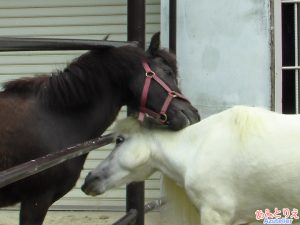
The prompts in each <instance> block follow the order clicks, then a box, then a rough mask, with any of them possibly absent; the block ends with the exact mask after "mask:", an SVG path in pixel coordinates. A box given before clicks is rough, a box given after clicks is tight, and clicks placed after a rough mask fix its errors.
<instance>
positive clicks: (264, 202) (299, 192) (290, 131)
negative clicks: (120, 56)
mask: <svg viewBox="0 0 300 225" xmlns="http://www.w3.org/2000/svg"><path fill="white" fill-rule="evenodd" d="M194 126H195V129H199V130H202V131H203V130H206V131H208V130H210V132H209V133H206V134H204V136H203V137H202V136H199V137H198V138H199V139H198V140H199V142H203V144H202V145H200V146H199V149H198V150H197V151H198V154H197V157H196V158H195V157H194V160H195V161H194V162H191V165H197V167H198V168H197V169H196V168H195V167H196V166H193V167H190V171H189V172H190V173H189V175H188V177H189V178H190V179H189V180H187V181H186V186H187V189H189V188H190V187H193V188H194V187H198V188H199V192H198V193H195V192H194V193H193V191H192V192H190V195H191V197H192V198H193V197H194V196H195V195H198V196H201V197H200V198H198V200H197V201H196V202H195V201H194V203H195V204H196V205H197V206H198V207H201V206H202V205H203V204H204V202H206V203H205V204H212V205H214V204H215V207H221V208H222V207H223V206H224V210H225V209H226V208H231V209H232V211H236V213H235V215H236V218H235V219H236V220H239V219H242V218H248V219H249V220H250V219H251V218H252V219H253V218H255V216H254V213H255V210H258V209H266V208H269V209H271V210H274V208H275V207H277V208H293V207H294V208H297V207H298V208H299V206H300V116H296V115H282V114H278V113H274V112H270V111H267V110H264V109H260V108H254V107H245V106H236V107H233V108H231V109H228V110H226V111H223V112H221V113H219V114H216V115H214V116H211V117H209V118H208V119H206V120H204V121H203V122H200V123H198V124H197V125H194ZM188 129H189V128H188ZM193 132H195V131H193ZM200 133H203V132H200ZM201 139H203V140H201ZM195 170H196V171H195ZM204 190H210V191H209V192H205V191H204ZM219 205H223V206H219ZM222 210H223V209H222Z"/></svg>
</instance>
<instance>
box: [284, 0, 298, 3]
mask: <svg viewBox="0 0 300 225" xmlns="http://www.w3.org/2000/svg"><path fill="white" fill-rule="evenodd" d="M281 3H300V0H281Z"/></svg>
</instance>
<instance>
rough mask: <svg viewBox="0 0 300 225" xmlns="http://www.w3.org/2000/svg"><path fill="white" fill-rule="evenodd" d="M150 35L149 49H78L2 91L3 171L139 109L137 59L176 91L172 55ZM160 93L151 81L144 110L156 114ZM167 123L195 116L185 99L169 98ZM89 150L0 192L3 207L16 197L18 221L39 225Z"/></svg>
mask: <svg viewBox="0 0 300 225" xmlns="http://www.w3.org/2000/svg"><path fill="white" fill-rule="evenodd" d="M158 47H159V35H155V36H154V37H153V38H152V40H151V44H150V47H149V49H148V51H147V52H144V51H143V50H141V49H139V48H135V47H129V46H127V47H120V48H114V47H103V48H102V49H99V50H94V51H90V52H88V53H86V54H83V55H82V56H80V57H79V58H78V59H76V60H75V61H74V62H72V63H71V64H70V65H69V66H67V67H66V68H65V69H64V70H63V71H59V72H56V73H53V74H52V75H51V76H46V75H45V76H40V77H33V78H21V79H18V80H14V81H10V82H8V83H6V84H5V85H4V90H3V91H2V92H0V121H1V123H0V170H1V171H2V170H5V169H7V168H9V167H12V166H16V165H18V164H20V163H23V162H26V161H29V160H31V159H34V158H37V157H40V156H43V155H46V154H49V153H51V152H55V151H58V150H60V149H63V148H65V147H67V146H70V145H74V144H76V143H80V142H83V141H85V140H88V139H91V138H95V137H97V136H99V135H101V134H102V133H103V132H104V130H105V129H106V128H107V127H108V126H109V125H110V124H111V123H112V122H113V121H114V120H115V118H116V116H117V114H118V112H119V110H120V108H121V107H122V106H123V105H127V106H130V107H131V108H132V109H134V110H136V111H138V110H139V104H140V98H141V92H142V89H143V83H144V81H145V71H144V68H143V66H142V61H147V62H148V64H149V65H150V67H151V69H152V70H154V71H155V72H156V73H157V74H158V76H159V77H160V78H161V79H162V80H164V81H165V83H167V84H168V85H169V87H170V88H171V89H172V90H175V91H179V90H178V87H177V81H176V74H177V70H176V61H175V59H174V57H173V56H172V55H171V54H169V53H167V52H166V51H164V50H161V49H159V48H158ZM166 95H167V94H166V92H165V90H164V89H163V88H162V87H160V86H159V85H158V84H156V83H153V84H151V86H150V90H149V94H148V98H147V105H146V107H147V108H149V109H151V110H153V111H155V112H159V110H160V108H161V106H162V104H163V102H164V100H165V98H166ZM167 116H168V121H167V124H168V126H169V127H170V128H171V129H174V130H178V129H182V128H184V127H186V126H187V125H189V124H192V123H195V122H197V121H199V119H200V118H199V115H198V113H197V111H196V109H195V108H194V107H193V106H192V105H191V104H190V103H189V102H187V101H184V100H182V99H176V98H175V99H174V100H173V101H172V102H171V104H170V107H169V109H168V111H167ZM85 159H86V155H85V156H82V157H78V158H75V159H72V160H69V161H67V162H65V163H62V164H60V165H58V166H55V167H53V168H51V169H48V170H46V171H44V172H41V173H39V174H37V175H34V176H32V177H29V178H26V179H24V180H21V181H19V182H16V183H14V184H11V185H8V186H6V187H4V188H1V189H0V207H4V206H9V205H12V204H15V203H18V202H21V210H20V225H27V224H30V225H40V224H42V223H43V220H44V217H45V215H46V213H47V210H48V208H49V207H50V206H51V205H52V203H53V202H55V201H56V200H58V199H59V198H61V197H62V196H64V195H65V194H66V193H67V192H68V191H70V190H71V189H72V188H73V187H74V185H75V183H76V181H77V179H78V177H79V174H80V171H81V169H82V167H83V164H84V161H85Z"/></svg>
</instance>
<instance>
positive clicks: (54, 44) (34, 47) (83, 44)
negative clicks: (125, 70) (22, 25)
mask: <svg viewBox="0 0 300 225" xmlns="http://www.w3.org/2000/svg"><path fill="white" fill-rule="evenodd" d="M125 45H133V46H136V44H135V43H129V42H121V41H98V40H84V39H81V40H76V39H54V38H14V37H0V51H5V52H8V51H45V50H46V51H47V50H90V49H96V48H101V47H102V48H103V46H114V47H121V46H125Z"/></svg>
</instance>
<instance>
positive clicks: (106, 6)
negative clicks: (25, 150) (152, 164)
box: [0, 0, 160, 210]
mask: <svg viewBox="0 0 300 225" xmlns="http://www.w3.org/2000/svg"><path fill="white" fill-rule="evenodd" d="M146 4H147V6H146V13H147V17H146V23H147V24H146V38H147V41H148V42H149V40H150V37H151V36H152V34H153V33H155V32H157V31H159V30H160V1H159V0H146ZM126 32H127V1H125V0H85V1H82V0H51V1H46V0H26V1H24V0H14V1H7V0H0V35H1V36H15V37H51V38H53V37H54V38H78V39H103V38H104V37H105V36H106V35H107V34H109V35H110V36H109V39H110V40H116V41H126V39H127V34H126ZM82 53H83V51H54V52H53V51H44V52H9V53H5V52H0V82H1V83H2V82H4V81H7V80H10V79H15V78H18V77H20V76H32V75H34V74H41V73H50V72H51V71H53V70H57V69H62V68H64V67H65V65H66V63H68V62H70V61H71V60H72V59H73V58H75V57H77V56H78V55H80V54H82ZM125 116H126V113H125V110H122V112H121V113H120V115H119V118H122V117H125ZM110 150H111V146H107V147H105V148H103V149H99V150H96V151H94V152H92V153H91V154H90V155H89V157H88V160H87V161H86V164H85V166H84V170H83V171H82V174H81V178H80V179H79V180H78V183H77V185H76V187H75V188H74V189H73V190H72V191H71V192H69V193H68V194H67V195H66V196H65V197H64V198H63V199H61V200H60V201H58V202H56V203H55V204H54V206H53V208H63V209H102V210H105V209H120V208H123V207H124V205H125V188H124V187H122V188H119V189H115V190H112V191H110V192H107V193H106V194H104V195H103V196H100V197H88V196H85V195H84V194H83V193H82V192H81V190H80V189H79V188H80V186H81V184H82V182H83V179H84V177H85V176H86V174H87V173H88V171H89V170H90V169H92V168H94V167H95V166H96V165H97V164H98V163H99V162H100V161H101V160H102V159H103V158H105V156H106V155H108V154H109V152H110ZM159 184H160V174H155V175H154V176H152V177H151V178H150V179H149V180H148V181H146V188H147V190H146V198H147V199H146V200H147V201H150V200H151V199H153V198H157V197H159V196H160V191H159Z"/></svg>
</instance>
